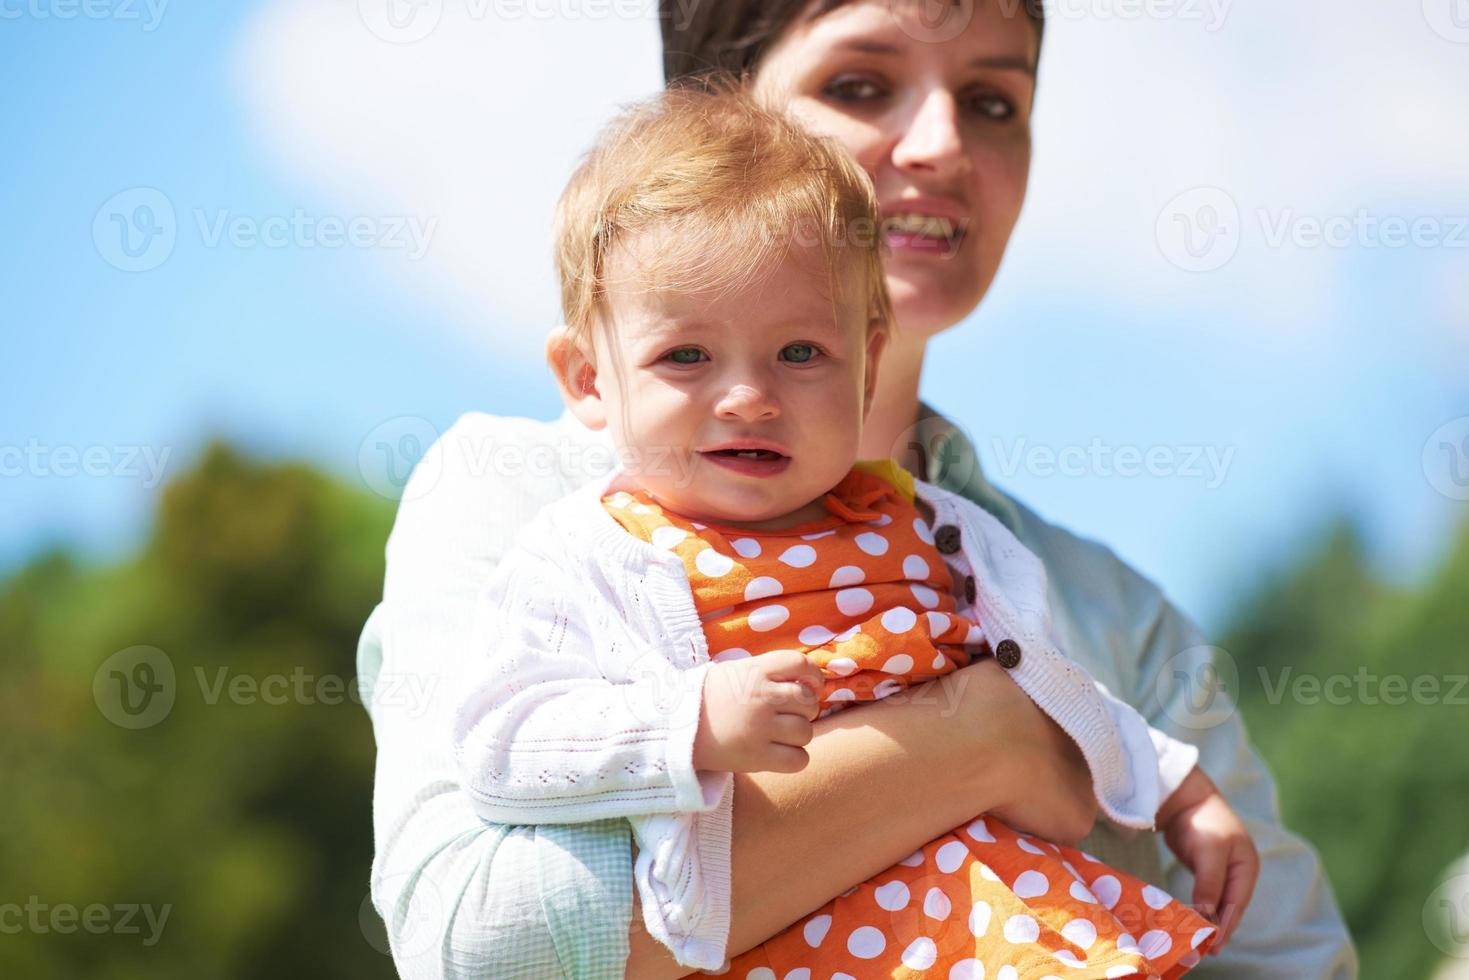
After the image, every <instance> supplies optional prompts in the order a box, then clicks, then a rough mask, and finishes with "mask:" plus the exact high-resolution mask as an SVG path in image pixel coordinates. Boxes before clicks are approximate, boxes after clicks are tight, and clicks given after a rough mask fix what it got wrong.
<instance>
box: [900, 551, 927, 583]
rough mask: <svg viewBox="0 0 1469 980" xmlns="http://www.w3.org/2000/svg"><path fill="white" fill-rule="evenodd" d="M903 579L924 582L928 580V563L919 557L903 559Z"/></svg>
mask: <svg viewBox="0 0 1469 980" xmlns="http://www.w3.org/2000/svg"><path fill="white" fill-rule="evenodd" d="M903 577H904V578H916V579H918V581H920V582H922V581H923V580H925V579H927V578H928V562H926V561H924V560H923V559H922V558H920V557H918V556H917V555H909V556H908V557H907V558H904V559H903Z"/></svg>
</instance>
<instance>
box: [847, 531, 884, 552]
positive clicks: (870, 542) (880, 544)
mask: <svg viewBox="0 0 1469 980" xmlns="http://www.w3.org/2000/svg"><path fill="white" fill-rule="evenodd" d="M852 541H853V543H854V544H856V545H857V547H859V548H861V549H862V550H863V551H865V552H867V553H868V554H869V555H874V556H875V555H885V554H887V553H888V539H887V538H885V537H883V536H882V535H881V534H878V533H877V532H876V531H863V532H862V533H861V534H859V535H857V536H856V537H855V538H853V539H852Z"/></svg>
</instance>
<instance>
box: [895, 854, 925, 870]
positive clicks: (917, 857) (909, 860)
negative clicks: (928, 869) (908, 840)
mask: <svg viewBox="0 0 1469 980" xmlns="http://www.w3.org/2000/svg"><path fill="white" fill-rule="evenodd" d="M898 863H899V864H901V865H902V866H903V867H905V868H916V867H918V866H919V865H920V864H922V863H923V852H922V851H914V852H913V853H912V854H909V855H908V856H907V857H905V858H903V860H901V861H899V862H898Z"/></svg>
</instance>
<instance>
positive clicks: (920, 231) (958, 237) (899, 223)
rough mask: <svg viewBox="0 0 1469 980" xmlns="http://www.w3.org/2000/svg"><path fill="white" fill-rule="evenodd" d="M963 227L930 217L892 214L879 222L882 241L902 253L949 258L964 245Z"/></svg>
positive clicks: (956, 223) (927, 215)
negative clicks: (880, 223)
mask: <svg viewBox="0 0 1469 980" xmlns="http://www.w3.org/2000/svg"><path fill="white" fill-rule="evenodd" d="M964 232H965V228H964V223H963V222H955V221H954V220H952V219H950V218H941V217H939V216H938V215H933V214H908V213H904V214H894V215H890V216H889V217H886V218H884V219H883V221H882V236H883V240H884V241H886V242H887V243H888V246H889V247H890V248H892V249H893V250H894V251H898V250H903V251H909V252H918V253H922V254H926V255H937V256H939V257H940V258H945V259H947V258H949V257H950V256H952V255H954V253H956V252H958V251H959V247H960V246H961V245H962V244H964Z"/></svg>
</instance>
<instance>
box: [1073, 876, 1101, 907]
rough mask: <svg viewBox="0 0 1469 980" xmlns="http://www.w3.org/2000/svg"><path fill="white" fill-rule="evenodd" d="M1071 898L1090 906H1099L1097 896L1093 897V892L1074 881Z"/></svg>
mask: <svg viewBox="0 0 1469 980" xmlns="http://www.w3.org/2000/svg"><path fill="white" fill-rule="evenodd" d="M1071 897H1072V898H1074V899H1076V900H1077V901H1078V902H1086V903H1087V904H1088V905H1095V904H1097V896H1095V895H1093V894H1092V890H1091V889H1090V888H1088V887H1087V886H1086V885H1083V884H1082V883H1081V882H1079V881H1073V882H1072V883H1071Z"/></svg>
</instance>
